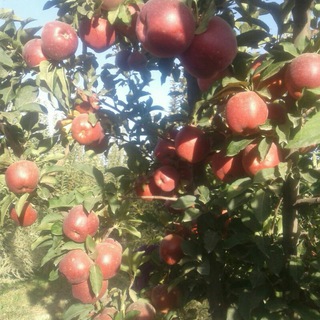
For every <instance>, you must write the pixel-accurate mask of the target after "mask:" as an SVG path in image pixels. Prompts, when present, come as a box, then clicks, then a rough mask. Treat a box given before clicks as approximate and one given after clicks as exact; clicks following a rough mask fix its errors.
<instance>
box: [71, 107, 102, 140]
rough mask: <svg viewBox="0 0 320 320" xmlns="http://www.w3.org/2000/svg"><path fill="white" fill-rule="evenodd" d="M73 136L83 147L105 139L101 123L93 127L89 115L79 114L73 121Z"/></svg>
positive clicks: (98, 122)
mask: <svg viewBox="0 0 320 320" xmlns="http://www.w3.org/2000/svg"><path fill="white" fill-rule="evenodd" d="M71 134H72V138H73V139H74V140H76V141H77V142H78V143H79V144H82V145H90V144H93V143H95V142H98V141H101V140H103V138H104V137H105V134H104V130H103V128H102V126H101V123H100V121H97V122H96V124H95V125H92V124H91V122H90V119H89V115H88V114H87V113H82V114H79V115H78V116H76V117H75V118H74V119H73V120H72V123H71Z"/></svg>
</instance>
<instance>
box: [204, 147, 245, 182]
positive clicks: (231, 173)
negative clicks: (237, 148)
mask: <svg viewBox="0 0 320 320" xmlns="http://www.w3.org/2000/svg"><path fill="white" fill-rule="evenodd" d="M210 165H211V169H212V172H213V174H214V175H215V176H216V177H217V178H218V179H219V180H221V181H223V182H231V181H234V180H236V179H238V178H241V177H243V176H245V171H244V169H243V166H242V154H241V153H239V154H237V155H235V156H233V157H229V156H226V155H225V153H224V152H222V151H220V152H217V153H215V154H213V155H212V156H210Z"/></svg>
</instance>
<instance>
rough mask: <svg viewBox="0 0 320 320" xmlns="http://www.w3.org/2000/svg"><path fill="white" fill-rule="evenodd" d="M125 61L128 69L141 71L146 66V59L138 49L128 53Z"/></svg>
mask: <svg viewBox="0 0 320 320" xmlns="http://www.w3.org/2000/svg"><path fill="white" fill-rule="evenodd" d="M127 62H128V66H129V69H130V70H134V71H141V70H143V69H144V68H145V67H146V65H147V62H148V59H147V57H146V56H145V55H144V54H143V53H141V52H140V51H133V52H131V53H130V55H129V57H128V60H127Z"/></svg>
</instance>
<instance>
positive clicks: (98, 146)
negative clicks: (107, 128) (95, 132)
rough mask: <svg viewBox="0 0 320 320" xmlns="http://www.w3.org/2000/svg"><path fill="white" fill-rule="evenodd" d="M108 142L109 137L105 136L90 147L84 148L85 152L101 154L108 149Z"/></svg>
mask: <svg viewBox="0 0 320 320" xmlns="http://www.w3.org/2000/svg"><path fill="white" fill-rule="evenodd" d="M109 141H110V140H109V137H107V136H105V137H104V138H103V139H102V140H99V141H95V142H93V143H91V144H90V145H88V146H85V150H92V151H93V152H94V153H96V154H99V153H103V152H105V151H106V150H107V149H108V147H109Z"/></svg>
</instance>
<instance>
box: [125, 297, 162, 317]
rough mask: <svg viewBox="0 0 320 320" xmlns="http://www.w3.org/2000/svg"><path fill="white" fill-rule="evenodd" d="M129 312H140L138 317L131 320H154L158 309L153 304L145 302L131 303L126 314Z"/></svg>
mask: <svg viewBox="0 0 320 320" xmlns="http://www.w3.org/2000/svg"><path fill="white" fill-rule="evenodd" d="M129 311H139V313H138V314H137V315H136V316H134V317H133V318H130V319H132V320H153V319H155V317H156V309H155V308H154V307H153V305H152V304H151V303H149V302H147V301H144V300H137V301H135V302H133V303H131V304H130V305H129V306H128V307H127V309H126V312H129Z"/></svg>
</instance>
